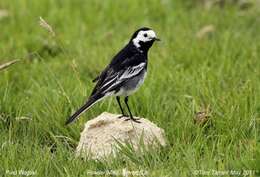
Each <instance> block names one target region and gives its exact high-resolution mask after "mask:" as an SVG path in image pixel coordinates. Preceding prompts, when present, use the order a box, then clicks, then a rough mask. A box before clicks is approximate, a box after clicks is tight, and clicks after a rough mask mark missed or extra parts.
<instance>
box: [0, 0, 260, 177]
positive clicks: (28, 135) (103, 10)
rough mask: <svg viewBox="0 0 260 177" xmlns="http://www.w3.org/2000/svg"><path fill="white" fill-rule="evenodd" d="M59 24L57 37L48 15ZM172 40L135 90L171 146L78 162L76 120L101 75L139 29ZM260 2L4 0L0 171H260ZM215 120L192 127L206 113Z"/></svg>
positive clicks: (99, 108)
mask: <svg viewBox="0 0 260 177" xmlns="http://www.w3.org/2000/svg"><path fill="white" fill-rule="evenodd" d="M40 16H41V17H42V18H43V19H45V20H46V21H47V22H48V23H49V24H50V25H51V26H52V28H53V30H54V32H55V34H56V35H55V36H54V37H53V36H51V35H50V33H48V32H47V31H46V30H45V29H43V28H42V27H41V26H40V25H39V17H40ZM143 26H148V27H151V28H153V29H154V30H155V31H156V32H157V35H158V36H159V37H160V38H161V39H162V42H161V43H157V44H155V45H154V46H153V47H152V49H151V50H150V53H149V73H148V77H147V79H146V81H145V84H144V85H143V86H142V87H141V89H140V90H139V91H138V92H137V93H136V94H135V95H134V96H132V97H130V104H131V107H132V109H133V112H134V114H135V115H138V116H142V117H147V118H149V119H150V120H151V121H153V122H155V123H156V124H158V126H160V127H162V128H164V129H165V132H166V137H167V139H168V141H169V142H168V144H169V146H168V147H167V148H165V149H162V150H161V151H159V152H153V151H151V152H147V153H146V154H145V155H143V156H142V155H140V154H139V155H138V154H134V153H132V154H130V155H129V154H126V153H125V154H124V153H123V155H122V156H121V157H118V158H117V159H108V160H107V161H103V162H95V161H83V160H81V159H77V158H75V157H74V153H73V151H74V148H75V147H76V145H77V141H78V139H79V134H80V131H81V130H82V128H83V125H84V123H85V122H86V121H87V120H89V119H91V118H93V117H95V116H97V115H99V114H100V113H102V112H103V111H108V112H112V113H119V109H118V106H117V105H116V101H115V99H108V100H106V101H103V102H101V103H99V104H97V105H95V106H94V107H93V108H92V109H91V110H90V111H88V112H87V113H85V114H84V115H83V116H82V117H81V119H79V121H77V123H75V124H73V125H71V126H69V127H65V126H64V122H65V120H66V119H67V117H68V116H69V115H70V114H71V113H72V112H73V111H74V110H75V109H76V108H77V107H79V106H80V105H81V104H82V103H83V102H84V101H85V100H86V98H87V96H88V95H89V93H90V92H91V89H92V88H93V83H92V82H91V80H92V79H93V78H94V77H95V76H96V75H97V74H98V73H99V72H100V71H101V70H102V69H103V68H104V67H105V66H106V64H107V63H108V62H109V61H110V60H111V58H112V57H113V55H114V54H116V52H117V51H119V50H120V49H121V48H122V47H123V46H124V45H125V44H126V43H127V42H128V40H129V38H130V36H131V35H132V33H133V32H134V31H135V30H136V29H138V28H139V27H143ZM259 31H260V3H259V1H257V0H256V1H238V0H237V1H236V0H233V1H232V0H230V1H227V0H226V1H224V0H217V1H214V0H212V1H210V0H204V1H203V0H201V1H199V0H198V1H189V0H184V1H181V0H174V1H170V0H150V1H130V0H128V1H117V0H116V1H112V0H107V1H94V0H88V1H84V0H74V1H72V0H55V1H52V0H45V1H44V0H38V1H32V0H28V1H9V0H1V1H0V32H1V33H0V64H1V63H5V62H8V61H10V60H13V59H21V60H20V62H19V63H17V64H15V65H13V66H11V67H10V68H8V69H6V70H4V71H0V118H1V119H0V130H1V131H0V145H1V146H0V174H1V175H3V176H8V173H7V170H10V171H14V170H20V169H24V170H32V171H36V172H37V176H88V175H89V174H88V170H92V171H99V170H101V171H102V170H122V169H128V170H137V169H139V170H147V171H148V176H192V175H195V174H194V170H211V169H215V170H242V169H247V170H255V171H254V172H255V174H253V173H252V174H251V176H255V175H257V170H258V174H259V164H260V158H259V155H260V150H259V148H260V146H259V141H260V139H259V133H260V131H259V119H260V103H259V100H260V61H259V56H260V42H259V41H260V32H259ZM198 112H205V114H208V116H209V122H208V123H206V125H204V126H200V125H198V124H194V117H196V113H198Z"/></svg>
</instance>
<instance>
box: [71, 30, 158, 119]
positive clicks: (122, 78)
mask: <svg viewBox="0 0 260 177" xmlns="http://www.w3.org/2000/svg"><path fill="white" fill-rule="evenodd" d="M157 40H159V39H158V38H157V37H156V34H155V32H154V31H153V30H152V29H150V28H146V27H144V28H140V29H138V30H137V31H136V32H135V33H134V34H133V35H132V37H131V39H130V41H129V43H128V44H127V45H126V46H125V47H124V48H123V49H122V50H121V51H120V52H119V53H118V54H117V55H115V56H114V58H113V59H112V61H111V62H110V64H109V65H108V66H107V67H106V68H105V69H104V70H103V71H102V72H101V73H100V75H99V76H97V77H96V78H95V79H94V80H93V82H97V84H96V86H95V87H94V89H93V91H92V93H91V95H90V97H89V98H88V100H87V102H86V103H85V104H84V105H83V106H82V107H81V108H80V109H79V110H78V111H76V112H75V113H74V114H73V115H72V116H71V117H70V118H69V119H68V120H67V122H66V124H69V123H71V122H73V121H74V120H75V119H76V118H78V117H79V116H80V115H81V114H82V113H83V112H85V111H86V110H88V109H89V108H90V107H91V106H92V105H94V104H95V103H97V102H98V101H101V100H102V99H104V98H106V97H108V96H116V99H117V102H118V104H119V106H120V109H121V112H122V117H123V116H126V115H125V113H124V110H123V108H122V105H121V103H120V96H124V97H125V99H124V101H125V104H126V106H127V109H128V111H129V114H130V115H129V119H127V120H134V121H135V122H138V121H137V120H136V119H134V118H133V116H132V113H131V111H130V108H129V106H128V96H129V95H131V94H132V93H134V92H135V91H136V90H137V89H138V88H139V87H140V86H141V85H142V84H143V82H144V79H145V76H146V72H147V64H148V62H147V60H148V50H149V49H150V47H151V46H152V45H153V43H154V41H157Z"/></svg>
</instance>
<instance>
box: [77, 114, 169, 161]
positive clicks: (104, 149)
mask: <svg viewBox="0 0 260 177" xmlns="http://www.w3.org/2000/svg"><path fill="white" fill-rule="evenodd" d="M119 116H120V115H116V114H111V113H107V112H104V113H102V114H101V115H99V116H98V117H96V118H94V119H92V120H89V121H88V122H87V123H86V124H85V128H84V130H83V131H82V132H81V137H80V141H79V144H78V146H77V149H76V155H77V156H82V157H86V156H88V157H89V158H92V159H100V158H104V157H107V156H108V155H111V154H114V153H115V152H116V150H117V148H116V147H117V145H118V142H117V141H119V142H120V143H125V142H129V143H131V144H132V145H133V147H134V149H135V150H138V148H140V139H141V140H142V141H143V143H144V145H145V146H146V147H147V146H151V145H152V146H156V145H157V146H158V144H160V145H162V146H165V145H166V142H165V137H164V130H163V129H161V128H159V127H158V126H156V125H155V124H154V123H152V122H151V121H149V120H147V119H144V118H140V119H139V121H140V122H141V123H136V122H133V121H130V120H129V121H125V119H126V118H125V117H124V118H120V119H119V118H118V117H119ZM135 118H137V117H135ZM158 147H159V146H158Z"/></svg>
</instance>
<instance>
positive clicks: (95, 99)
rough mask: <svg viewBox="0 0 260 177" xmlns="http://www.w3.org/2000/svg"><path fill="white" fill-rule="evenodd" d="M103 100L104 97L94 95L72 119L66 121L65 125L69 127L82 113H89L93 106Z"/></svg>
mask: <svg viewBox="0 0 260 177" xmlns="http://www.w3.org/2000/svg"><path fill="white" fill-rule="evenodd" d="M102 98H103V95H93V96H91V97H89V99H88V101H87V102H86V103H85V104H84V105H83V106H82V107H81V108H79V109H78V110H77V111H76V112H75V113H74V114H73V115H72V116H70V118H69V119H68V120H67V121H66V123H65V125H68V124H70V123H72V122H73V121H75V120H76V119H77V118H78V117H79V116H80V115H81V114H82V113H84V112H85V111H87V110H88V109H89V108H90V107H91V106H93V105H94V104H95V103H97V102H98V101H100V100H101V99H102Z"/></svg>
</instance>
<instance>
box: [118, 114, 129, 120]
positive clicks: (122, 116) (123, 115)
mask: <svg viewBox="0 0 260 177" xmlns="http://www.w3.org/2000/svg"><path fill="white" fill-rule="evenodd" d="M124 117H129V116H128V115H125V114H122V115H121V116H118V117H117V118H118V119H121V118H124Z"/></svg>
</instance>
